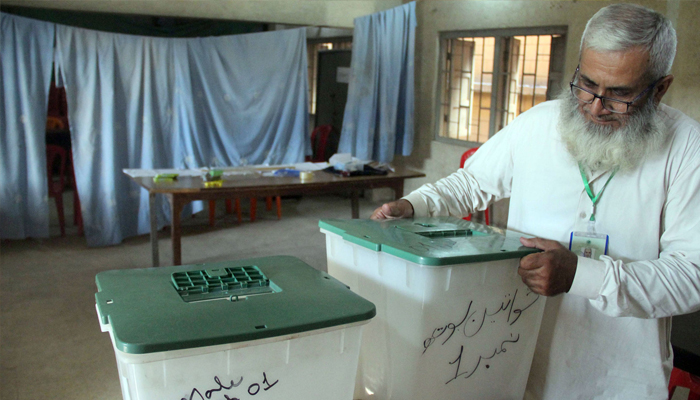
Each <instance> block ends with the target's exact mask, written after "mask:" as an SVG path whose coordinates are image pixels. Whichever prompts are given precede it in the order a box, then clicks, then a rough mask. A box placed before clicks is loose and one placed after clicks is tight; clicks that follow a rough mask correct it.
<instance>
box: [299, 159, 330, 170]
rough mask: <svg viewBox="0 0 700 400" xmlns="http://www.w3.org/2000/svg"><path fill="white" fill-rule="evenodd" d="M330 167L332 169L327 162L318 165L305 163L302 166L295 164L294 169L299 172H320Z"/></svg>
mask: <svg viewBox="0 0 700 400" xmlns="http://www.w3.org/2000/svg"><path fill="white" fill-rule="evenodd" d="M328 167H330V164H329V163H327V162H325V161H324V162H318V163H312V162H305V163H301V164H294V169H296V170H297V171H320V170H322V169H326V168H328Z"/></svg>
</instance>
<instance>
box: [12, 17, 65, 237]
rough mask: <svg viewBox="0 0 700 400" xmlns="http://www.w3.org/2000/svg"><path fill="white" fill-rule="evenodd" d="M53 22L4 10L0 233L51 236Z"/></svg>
mask: <svg viewBox="0 0 700 400" xmlns="http://www.w3.org/2000/svg"><path fill="white" fill-rule="evenodd" d="M54 26H55V25H54V24H52V23H47V22H42V21H35V20H31V19H27V18H22V17H16V16H12V15H7V14H0V36H1V38H0V46H2V47H1V53H0V75H1V76H2V80H1V81H0V92H1V93H2V96H0V128H2V132H0V238H3V239H5V238H6V239H22V238H26V237H48V236H49V208H48V185H47V176H46V145H45V143H46V137H45V132H46V113H47V107H48V93H49V84H50V83H51V63H52V61H53V38H54Z"/></svg>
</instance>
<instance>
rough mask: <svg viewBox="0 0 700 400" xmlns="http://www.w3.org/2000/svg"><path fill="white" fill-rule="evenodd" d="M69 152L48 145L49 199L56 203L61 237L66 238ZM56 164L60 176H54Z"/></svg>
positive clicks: (59, 147)
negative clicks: (64, 209) (67, 161)
mask: <svg viewBox="0 0 700 400" xmlns="http://www.w3.org/2000/svg"><path fill="white" fill-rule="evenodd" d="M67 158H68V152H67V151H66V149H64V148H63V147H61V146H56V145H53V144H47V145H46V174H47V176H48V187H49V197H53V199H54V200H55V201H56V208H57V209H58V223H59V225H60V226H61V236H66V219H65V216H64V215H63V191H64V190H65V188H66V159H67ZM54 164H58V171H59V172H58V176H55V175H54Z"/></svg>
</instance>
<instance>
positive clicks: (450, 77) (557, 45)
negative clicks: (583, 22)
mask: <svg viewBox="0 0 700 400" xmlns="http://www.w3.org/2000/svg"><path fill="white" fill-rule="evenodd" d="M565 33H566V28H533V29H527V30H520V31H516V30H494V31H489V32H483V31H482V32H473V33H472V32H445V33H442V34H441V49H440V50H441V51H440V52H441V69H440V96H439V101H440V115H439V118H438V124H439V126H438V135H437V138H438V140H442V141H448V142H461V143H471V144H480V143H484V142H486V141H487V140H488V139H489V137H491V136H492V135H494V134H495V133H496V132H498V131H499V130H501V129H502V128H503V127H504V126H506V125H507V124H508V123H509V122H510V121H512V120H513V119H514V118H515V117H517V116H518V115H519V114H520V113H522V112H525V111H527V110H529V109H530V108H532V107H533V106H535V105H537V104H539V103H542V102H544V101H545V100H548V99H551V98H553V97H555V96H556V95H557V94H558V91H559V90H561V86H560V85H561V79H562V73H563V71H562V69H563V65H564V44H565V43H564V36H565Z"/></svg>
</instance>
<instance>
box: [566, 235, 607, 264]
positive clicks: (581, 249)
mask: <svg viewBox="0 0 700 400" xmlns="http://www.w3.org/2000/svg"><path fill="white" fill-rule="evenodd" d="M608 240H609V237H608V235H603V234H600V233H595V232H571V238H570V240H569V250H571V251H572V252H574V254H576V255H577V256H581V257H586V258H592V259H594V260H597V259H598V257H600V256H604V255H607V254H608Z"/></svg>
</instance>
